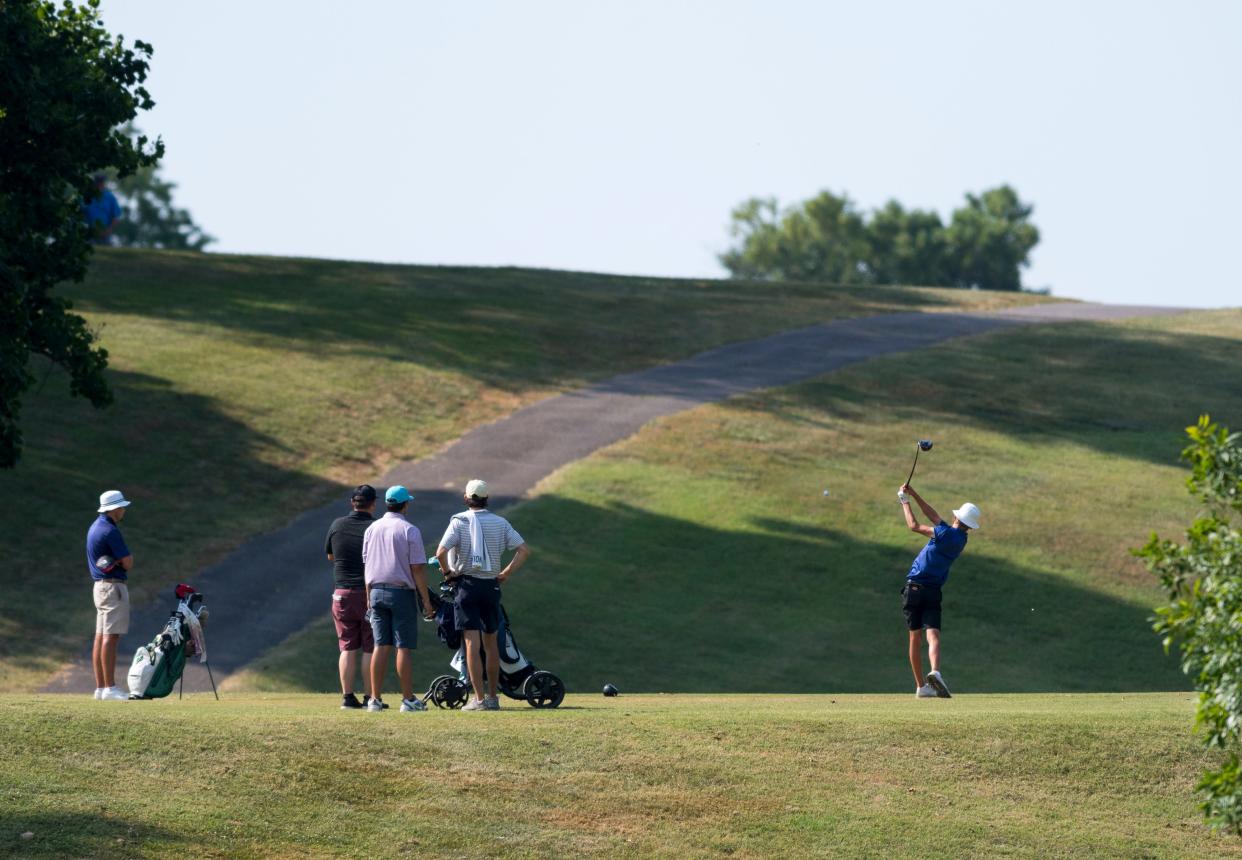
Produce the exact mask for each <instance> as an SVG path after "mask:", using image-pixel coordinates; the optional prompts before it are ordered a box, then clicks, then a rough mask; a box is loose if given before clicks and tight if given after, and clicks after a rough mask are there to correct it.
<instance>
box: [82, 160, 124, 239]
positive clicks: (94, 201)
mask: <svg viewBox="0 0 1242 860" xmlns="http://www.w3.org/2000/svg"><path fill="white" fill-rule="evenodd" d="M94 179H95V195H94V196H93V197H90V198H88V199H86V200H83V201H82V220H83V221H85V222H86V226H87V227H89V228H90V230H91V241H92V242H94V243H95V244H96V245H111V244H112V234H113V232H114V231H115V230H116V225H117V222H118V221H120V220H121V204H119V203H117V201H116V195H115V194H113V193H112V192H111V191H109V190H108V177H107V175H106V174H103V173H96V174H95V177H94Z"/></svg>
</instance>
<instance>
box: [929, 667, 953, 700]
mask: <svg viewBox="0 0 1242 860" xmlns="http://www.w3.org/2000/svg"><path fill="white" fill-rule="evenodd" d="M927 685H928V686H929V687H931V688H932V689H933V690H935V691H936V695H937V696H939V697H940V698H942V699H952V698H953V696H952V694H950V693H949V685H948V684H946V683H945V682H944V678H941V677H940V673H939V672H928V673H927Z"/></svg>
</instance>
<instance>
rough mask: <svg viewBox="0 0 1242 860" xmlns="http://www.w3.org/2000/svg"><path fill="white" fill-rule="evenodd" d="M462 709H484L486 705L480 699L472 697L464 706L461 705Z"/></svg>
mask: <svg viewBox="0 0 1242 860" xmlns="http://www.w3.org/2000/svg"><path fill="white" fill-rule="evenodd" d="M462 710H463V711H486V710H487V705H485V704H483V700H482V699H474V698H472V699H471V700H470V701H468V702H466V704H465V706H464V707H462Z"/></svg>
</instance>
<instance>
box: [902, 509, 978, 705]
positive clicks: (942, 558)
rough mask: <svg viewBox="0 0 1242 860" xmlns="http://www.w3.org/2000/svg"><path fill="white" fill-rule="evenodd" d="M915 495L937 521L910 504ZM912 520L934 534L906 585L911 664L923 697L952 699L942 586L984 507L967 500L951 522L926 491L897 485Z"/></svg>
mask: <svg viewBox="0 0 1242 860" xmlns="http://www.w3.org/2000/svg"><path fill="white" fill-rule="evenodd" d="M911 498H913V499H914V501H915V502H917V503H918V506H919V508H921V509H922V511H923V514H924V516H926V517H927V519H928V520H930V521H931V522H932V523H934V524H935V525H930V526H929V525H922V524H920V523H919V521H918V520H916V519H915V518H914V512H913V511H912V510H910V499H911ZM897 501H899V502H901V510H902V513H903V514H905V517H906V526H907V528H909V529H910V531H912V532H915V533H916V534H920V535H923V536H924V537H927V538H930V540H928V541H927V545H926V546H925V547H923V549H922V551H920V552H919V554H918V557H917V558H915V559H914V564H913V565H911V566H910V573H909V574H907V575H906V584H905V587H904V588H902V590H901V598H902V602H901V609H902V611H903V612H904V613H905V616H906V627H908V628H909V631H910V643H909V644H910V649H909V655H910V668H911V670H913V672H914V683H915V695H916V696H918V697H919V698H920V699H929V698H935V697H937V696H938V697H940V698H942V699H949V698H952V696H951V695H950V694H949V686H948V684H946V683H945V682H944V678H942V677H941V675H940V590H941V588H942V587H943V586H944V583H945V580H947V579H948V578H949V567H950V566H951V565H952V564H953V562H954V561H955V560H956V559H957V557H958V556H959V555H961V554H962V550H964V549H965V548H966V538H967V536H968V533H969V532H970V531H971V529H977V528H979V509H978V508H977V507H975V506H974V505H973V504H971V503H970V502H966V503H965V504H964V505H962V506H961V507H960V508H958V509H957V510H955V511H954V512H953V522H952V524H946V523H945V521H944V520H942V519H941V518H940V514H938V513H936V510H935V508H933V507H932V506H931V505H929V504H927V502H925V501H923V497H922V496H920V495H919V494H918V493H916V492H915V491H914V488H913V487H911V486H910V485H909V484H902V485H901V487H900V488H899V489H898V490H897ZM924 630H926V631H927V659H928V662H930V663H931V671H930V672H928V673H927V677H926V679H924V677H923V631H924Z"/></svg>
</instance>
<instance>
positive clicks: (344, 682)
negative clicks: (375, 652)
mask: <svg viewBox="0 0 1242 860" xmlns="http://www.w3.org/2000/svg"><path fill="white" fill-rule="evenodd" d="M359 654H361V655H362V691H363V694H364V695H367V696H369V695H371V655H370V654H368V653H366V652H365V651H363V650H362V649H361V648H355V649H354V650H353V651H342V652H341V656H340V659H339V660H338V661H337V671H338V672H339V674H340V676H341V692H342V693H344V694H345V695H346V696H348V695H349V694H350V693H352V692H354V677H355V676H356V675H357V673H358V662H359V661H358V655H359Z"/></svg>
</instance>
